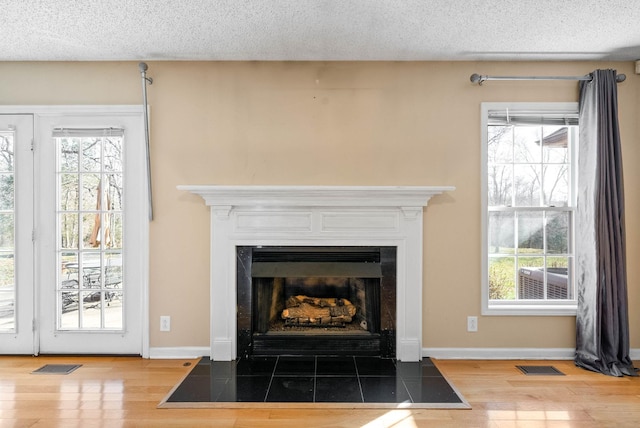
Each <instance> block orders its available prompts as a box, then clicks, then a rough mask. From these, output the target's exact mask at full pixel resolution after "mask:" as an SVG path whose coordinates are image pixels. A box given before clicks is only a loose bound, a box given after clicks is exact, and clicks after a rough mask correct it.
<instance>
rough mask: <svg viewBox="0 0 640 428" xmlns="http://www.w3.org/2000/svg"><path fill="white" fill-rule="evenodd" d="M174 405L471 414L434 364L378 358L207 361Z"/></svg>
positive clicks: (185, 382) (195, 371)
mask: <svg viewBox="0 0 640 428" xmlns="http://www.w3.org/2000/svg"><path fill="white" fill-rule="evenodd" d="M172 403H182V404H184V403H198V404H202V403H218V404H222V403H228V404H229V403H291V404H292V405H293V404H295V403H325V404H327V405H330V404H332V403H333V404H337V403H345V404H356V403H360V404H361V405H367V404H372V405H376V404H379V403H385V404H389V405H394V406H401V407H402V406H411V405H415V406H416V407H418V406H419V407H430V405H433V406H434V407H437V406H442V407H448V408H468V404H467V403H466V402H465V401H464V399H463V398H462V397H461V396H460V395H459V394H458V393H457V392H456V391H455V389H454V388H453V387H452V386H451V385H450V384H449V383H448V382H447V380H446V379H445V378H444V377H443V376H442V374H441V373H440V371H439V370H438V368H437V367H436V366H435V365H434V364H433V362H432V361H431V360H430V359H428V358H426V359H424V360H422V361H421V362H411V363H406V362H399V361H395V360H392V359H385V358H379V357H346V356H336V357H332V356H300V357H292V356H274V357H249V358H241V359H239V360H237V361H230V362H220V361H210V360H209V359H208V358H203V359H201V360H200V362H199V363H198V364H197V365H196V366H194V368H193V369H192V371H191V373H189V375H187V377H186V378H185V379H184V380H183V381H182V382H181V383H180V384H179V385H178V386H177V387H176V388H175V389H174V391H173V392H172V393H171V394H170V395H169V397H168V398H167V399H166V401H165V402H164V404H166V406H164V407H170V405H171V404H172Z"/></svg>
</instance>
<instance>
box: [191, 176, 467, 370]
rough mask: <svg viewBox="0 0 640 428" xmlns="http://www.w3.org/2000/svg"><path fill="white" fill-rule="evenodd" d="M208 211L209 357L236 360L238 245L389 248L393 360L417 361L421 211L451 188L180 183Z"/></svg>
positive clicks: (419, 343)
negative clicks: (393, 291) (392, 275)
mask: <svg viewBox="0 0 640 428" xmlns="http://www.w3.org/2000/svg"><path fill="white" fill-rule="evenodd" d="M178 189H179V190H185V191H189V192H191V193H194V194H196V195H199V196H201V197H202V198H203V199H204V201H205V204H206V205H208V206H209V207H210V210H211V220H210V227H211V229H210V239H211V241H210V292H211V294H210V302H211V307H210V314H211V318H210V328H211V330H210V331H211V333H210V334H211V343H210V345H211V355H210V356H211V359H212V360H216V361H231V360H234V359H236V358H237V357H239V356H240V355H238V331H237V329H238V313H237V297H238V296H237V293H238V285H237V248H238V247H258V248H259V247H290V246H291V247H293V246H298V247H314V246H315V247H320V246H334V247H353V246H367V247H393V248H395V253H396V305H397V307H396V322H395V328H396V331H395V336H396V339H395V347H396V350H395V357H396V358H397V359H398V360H400V361H419V360H420V359H421V358H422V287H423V272H422V258H423V252H422V250H423V208H424V207H425V206H426V205H427V203H428V201H429V199H430V198H431V197H432V196H435V195H438V194H441V193H443V192H446V191H452V190H454V189H455V188H454V187H450V186H440V187H433V186H429V187H427V186H398V187H396V186H217V185H185V186H178Z"/></svg>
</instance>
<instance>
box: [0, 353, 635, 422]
mask: <svg viewBox="0 0 640 428" xmlns="http://www.w3.org/2000/svg"><path fill="white" fill-rule="evenodd" d="M186 362H189V363H191V364H195V363H196V362H197V360H144V359H141V358H133V357H46V356H40V357H7V356H0V427H3V428H4V427H82V428H85V427H222V428H224V427H238V428H240V427H246V428H258V427H274V428H275V427H278V428H289V427H291V428H293V427H295V428H298V427H302V428H315V427H332V428H334V427H335V428H374V427H394V428H406V427H515V426H524V427H569V426H571V427H581V428H583V427H625V426H628V427H638V426H640V378H629V377H625V378H613V377H608V376H604V375H601V374H597V373H591V372H588V371H585V370H582V369H579V368H577V367H575V366H574V365H573V362H571V361H477V360H435V363H436V365H437V366H438V368H439V369H440V371H441V372H442V373H443V374H444V375H445V376H446V377H447V378H448V379H449V380H450V381H451V382H452V383H453V384H454V385H455V387H456V388H457V389H458V391H460V392H461V393H462V395H463V396H464V397H465V398H466V400H467V401H468V402H469V404H470V405H471V406H472V409H470V410H431V409H411V410H409V409H394V410H389V409H327V408H321V409H279V408H251V406H250V405H248V406H247V408H246V409H158V408H157V405H158V404H159V403H160V401H161V400H162V399H163V398H165V396H166V395H167V394H168V393H169V392H170V390H171V389H172V388H173V386H174V385H175V384H176V383H177V382H179V381H180V380H181V379H182V378H183V376H184V375H186V373H187V372H188V371H189V370H190V367H186V366H184V364H185V363H186ZM45 364H82V365H83V366H82V368H81V369H79V370H77V371H75V372H73V373H71V374H69V375H34V374H31V372H32V371H33V370H35V369H37V368H39V367H41V366H43V365H45ZM538 364H540V365H553V366H554V367H556V368H557V369H559V370H560V371H562V372H563V373H565V374H566V376H525V375H523V374H522V373H521V372H520V371H519V370H518V369H517V368H516V367H515V366H516V365H538ZM636 366H638V363H636Z"/></svg>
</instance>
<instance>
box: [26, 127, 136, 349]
mask: <svg viewBox="0 0 640 428" xmlns="http://www.w3.org/2000/svg"><path fill="white" fill-rule="evenodd" d="M140 119H141V115H137V116H134V117H126V116H109V117H108V118H106V117H100V116H98V117H92V116H80V117H73V116H62V117H47V118H43V119H42V121H41V122H40V124H41V126H40V127H39V129H40V132H41V140H42V142H41V144H40V146H39V147H38V153H37V155H36V156H37V160H38V162H39V168H38V169H39V171H40V174H42V177H41V178H40V180H41V186H40V190H41V195H40V197H39V198H38V199H39V200H40V204H41V210H40V211H39V215H40V220H39V227H40V228H41V229H42V233H41V234H39V235H42V239H40V238H39V239H38V244H37V245H38V247H37V248H38V250H39V255H40V260H41V262H40V263H39V269H40V272H41V274H40V278H41V281H40V285H39V291H40V294H41V296H42V297H41V303H40V308H41V313H42V326H41V327H42V328H41V329H40V334H41V337H40V346H41V348H40V352H41V353H71V352H74V353H76V352H77V353H109V354H124V353H127V354H140V353H142V352H141V351H142V325H143V311H141V307H142V301H143V300H142V292H143V289H144V283H143V281H144V275H143V274H142V272H143V269H144V263H141V260H140V257H141V255H142V254H144V253H145V251H144V239H141V238H143V235H144V234H141V233H140V232H141V231H143V230H145V228H146V227H147V225H146V215H145V214H146V212H145V211H144V207H145V201H146V193H145V189H146V186H145V169H144V165H145V163H144V151H143V150H141V148H143V147H144V146H143V141H144V140H143V134H142V130H143V128H142V125H141V124H142V122H141V120H140ZM52 214H53V215H52Z"/></svg>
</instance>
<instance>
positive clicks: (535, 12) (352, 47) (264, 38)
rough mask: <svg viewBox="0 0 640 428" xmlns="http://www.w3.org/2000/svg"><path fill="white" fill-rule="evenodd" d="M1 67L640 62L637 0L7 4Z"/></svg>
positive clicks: (0, 6)
mask: <svg viewBox="0 0 640 428" xmlns="http://www.w3.org/2000/svg"><path fill="white" fill-rule="evenodd" d="M0 13H1V14H2V23H1V24H0V61H2V60H4V61H32V60H61V61H75V60H81V61H89V60H303V61H305V60H363V61H366V60H399V61H405V60H637V59H640V4H639V3H638V2H637V0H491V1H489V0H431V1H429V0H395V1H391V0H386V1H385V0H219V1H216V0H93V1H92V0H0Z"/></svg>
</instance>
